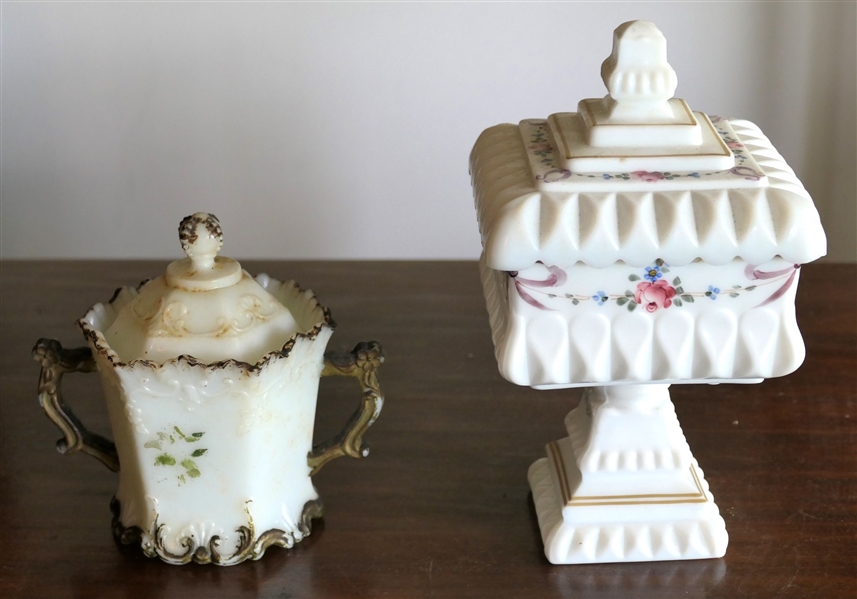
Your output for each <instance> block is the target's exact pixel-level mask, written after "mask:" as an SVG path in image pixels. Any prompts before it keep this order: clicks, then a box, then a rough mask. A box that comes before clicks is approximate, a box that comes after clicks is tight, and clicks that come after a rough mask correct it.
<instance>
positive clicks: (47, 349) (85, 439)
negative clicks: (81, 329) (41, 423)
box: [33, 339, 119, 472]
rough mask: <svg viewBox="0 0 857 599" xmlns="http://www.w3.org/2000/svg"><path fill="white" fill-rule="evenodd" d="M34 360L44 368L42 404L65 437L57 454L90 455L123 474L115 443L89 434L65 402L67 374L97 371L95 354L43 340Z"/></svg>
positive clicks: (80, 348)
mask: <svg viewBox="0 0 857 599" xmlns="http://www.w3.org/2000/svg"><path fill="white" fill-rule="evenodd" d="M33 359H34V360H36V361H37V362H40V363H41V365H42V372H41V374H40V375H39V404H40V405H41V406H42V408H44V410H45V414H47V416H48V418H50V419H51V421H52V422H53V423H54V424H56V425H57V427H58V428H59V429H60V430H61V431H62V433H63V438H62V439H60V440H59V441H57V451H58V452H60V453H62V454H66V453H72V452H75V451H82V452H83V453H88V454H89V455H91V456H92V457H94V458H96V459H97V460H100V461H101V462H102V463H103V464H104V465H105V466H107V467H108V468H109V469H110V470H112V471H113V472H119V455H118V454H117V453H116V445H115V444H114V443H113V441H111V440H109V439H105V438H104V437H102V436H101V435H99V434H96V433H91V432H89V431H88V430H87V429H86V427H85V426H83V423H82V422H81V421H80V420H79V419H78V418H77V416H75V415H74V412H72V411H71V408H69V407H68V406H67V405H66V404H65V402H64V401H63V398H62V389H61V387H60V383H61V382H62V377H63V375H64V374H66V373H67V372H94V371H95V370H96V367H95V359H94V358H93V357H92V350H90V349H89V348H88V347H78V348H76V349H63V347H62V345H60V342H59V341H56V340H54V339H39V341H38V343H36V346H35V347H34V348H33Z"/></svg>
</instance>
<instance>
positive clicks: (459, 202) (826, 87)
mask: <svg viewBox="0 0 857 599" xmlns="http://www.w3.org/2000/svg"><path fill="white" fill-rule="evenodd" d="M0 10H2V18H0V20H1V21H2V32H1V33H2V64H0V66H2V73H0V85H2V98H0V99H2V139H0V145H2V148H0V149H2V159H1V161H2V164H0V166H1V167H2V172H0V185H2V189H0V191H2V197H0V223H2V225H0V226H2V229H0V254H2V256H3V257H4V258H29V257H69V258H89V257H116V258H129V257H141V258H142V257H158V258H168V257H176V256H178V255H179V254H180V247H179V244H178V241H177V236H176V227H177V225H178V222H179V220H180V219H181V218H182V217H183V216H185V215H186V214H189V213H191V212H194V211H197V210H207V211H211V212H214V213H216V214H217V215H218V216H219V217H220V219H221V222H222V223H223V226H224V230H225V234H226V247H225V249H224V253H225V254H227V255H233V256H235V257H238V258H284V259H288V258H395V259H410V258H475V257H477V256H478V253H479V250H480V243H479V237H478V234H477V228H476V222H475V216H474V211H473V205H472V199H471V197H472V196H471V190H470V180H469V176H468V172H467V170H468V169H467V166H468V165H467V159H468V154H469V151H470V149H471V147H472V145H473V143H474V141H475V140H476V137H477V136H478V135H479V133H480V132H481V131H482V130H483V129H485V128H487V127H489V126H491V125H494V124H497V123H500V122H517V121H519V120H521V119H523V118H530V117H546V116H547V115H549V114H551V113H553V112H559V111H570V110H575V107H576V105H577V101H578V100H579V99H581V98H584V97H596V96H601V95H603V94H604V93H605V90H604V87H603V84H602V83H601V80H600V77H599V70H600V64H601V61H602V60H603V59H604V58H606V57H607V55H608V54H609V53H610V48H611V39H612V31H613V29H614V28H615V27H616V26H617V25H619V24H620V23H622V22H624V21H627V20H630V19H635V18H644V19H648V20H652V21H654V22H655V23H656V24H658V26H659V27H660V28H661V30H662V31H663V32H664V34H665V35H666V36H667V39H668V41H669V51H670V53H669V59H670V62H671V64H672V66H673V68H674V69H675V70H676V72H677V73H678V78H679V86H678V90H677V95H678V96H679V97H683V98H685V99H686V100H687V101H688V102H689V104H690V105H691V107H692V108H694V109H696V110H703V111H705V112H708V113H712V114H721V115H725V116H740V117H744V118H749V119H750V120H753V121H755V122H756V123H757V124H759V125H760V126H761V127H762V130H763V131H765V132H766V133H767V134H768V136H769V137H770V138H771V139H772V141H773V142H774V144H775V145H776V146H777V147H778V149H779V150H780V151H781V153H782V154H783V155H784V156H785V157H786V159H787V160H788V161H789V163H790V164H791V165H792V167H793V168H794V169H795V171H796V172H797V174H798V176H799V177H801V179H802V180H803V181H804V184H805V185H806V187H807V188H808V189H809V191H810V193H812V194H813V196H814V198H815V200H816V203H817V204H818V205H819V208H820V210H821V212H822V219H823V221H824V223H825V226H826V227H827V229H828V233H829V235H830V238H831V239H830V242H831V243H830V249H831V257H832V258H834V259H837V260H854V259H855V254H857V249H855V248H857V246H855V237H857V220H855V219H857V217H855V206H857V184H855V170H857V168H855V166H857V152H855V139H857V124H855V98H857V88H855V71H857V67H855V54H857V42H855V22H857V16H855V4H854V3H850V2H849V3H822V2H809V3H799V4H795V3H770V2H737V3H694V2H687V3H647V2H639V3H607V2H590V3H568V4H524V3H519V4H447V3H438V4H410V3H408V4H405V3H331V4H326V3H325V4H319V3H316V4H279V3H264V4H244V3H75V2H69V3H4V4H3V5H2V9H0Z"/></svg>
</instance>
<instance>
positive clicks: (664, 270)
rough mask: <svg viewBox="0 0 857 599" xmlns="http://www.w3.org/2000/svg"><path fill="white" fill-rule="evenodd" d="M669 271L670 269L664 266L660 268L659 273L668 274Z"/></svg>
mask: <svg viewBox="0 0 857 599" xmlns="http://www.w3.org/2000/svg"><path fill="white" fill-rule="evenodd" d="M669 271H670V269H669V268H667V267H666V266H661V272H662V273H668V272H669Z"/></svg>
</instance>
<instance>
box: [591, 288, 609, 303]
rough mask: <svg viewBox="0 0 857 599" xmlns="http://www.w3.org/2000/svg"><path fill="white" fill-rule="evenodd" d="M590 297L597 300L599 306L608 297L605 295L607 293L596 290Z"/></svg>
mask: <svg viewBox="0 0 857 599" xmlns="http://www.w3.org/2000/svg"><path fill="white" fill-rule="evenodd" d="M592 299H594V300H595V301H596V302H598V305H599V306H603V305H604V302H606V301H607V300H608V297H607V294H606V293H604V292H603V291H598V292H596V293H595V295H593V296H592Z"/></svg>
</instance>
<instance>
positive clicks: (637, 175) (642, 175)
mask: <svg viewBox="0 0 857 599" xmlns="http://www.w3.org/2000/svg"><path fill="white" fill-rule="evenodd" d="M631 176H632V177H633V178H634V179H640V180H641V181H647V182H648V183H653V182H654V181H660V180H661V179H663V178H664V174H663V173H659V172H658V171H634V172H633V173H631Z"/></svg>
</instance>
